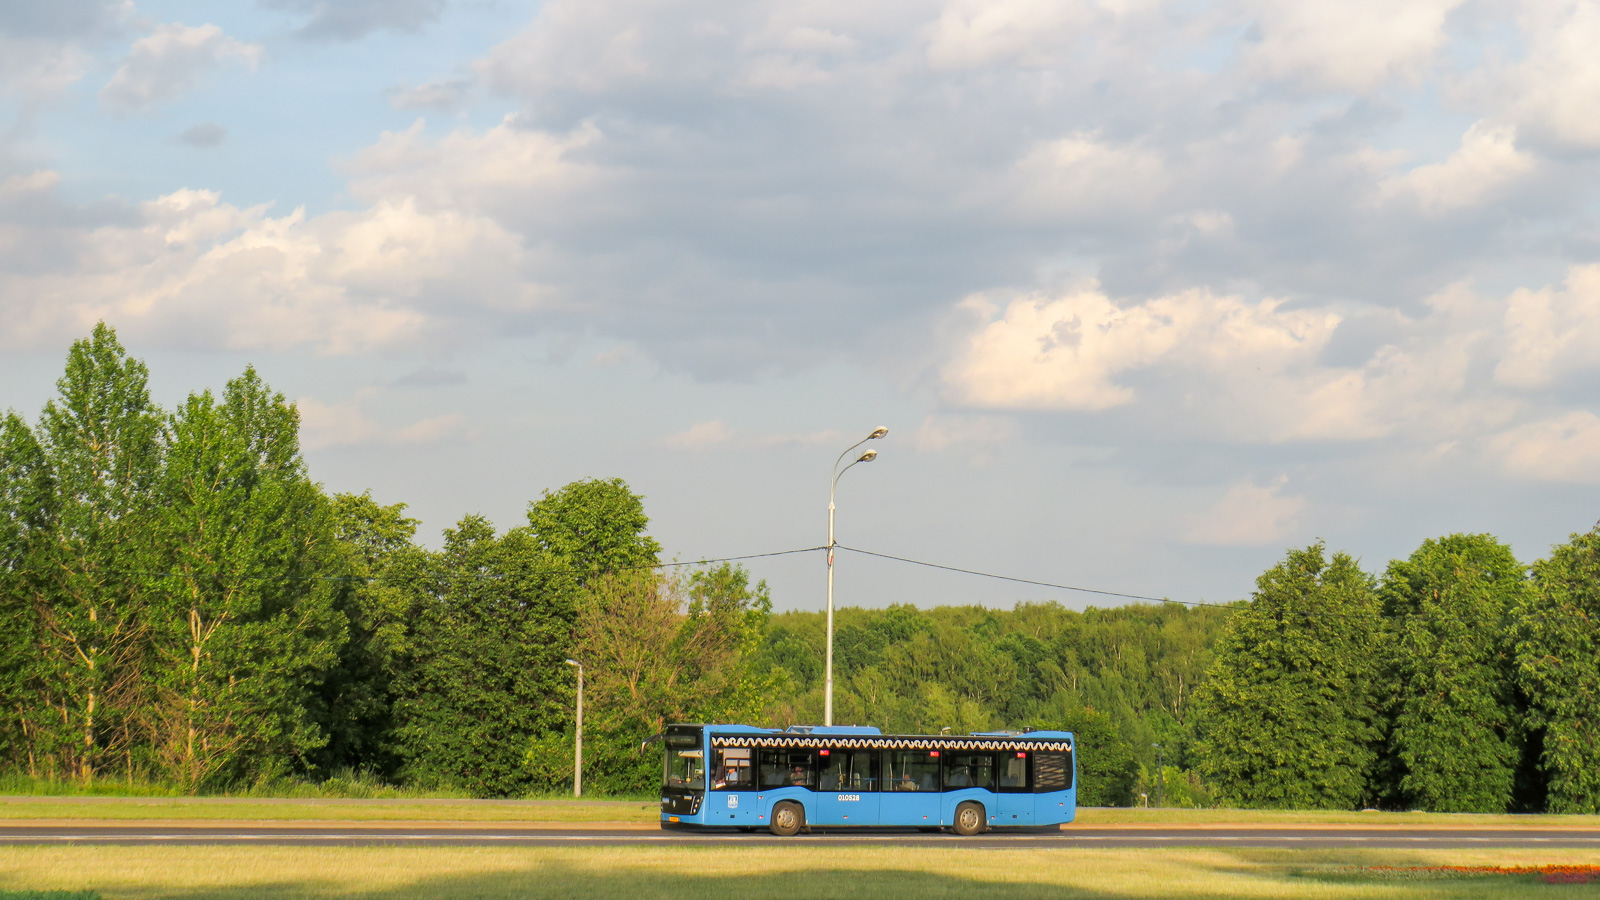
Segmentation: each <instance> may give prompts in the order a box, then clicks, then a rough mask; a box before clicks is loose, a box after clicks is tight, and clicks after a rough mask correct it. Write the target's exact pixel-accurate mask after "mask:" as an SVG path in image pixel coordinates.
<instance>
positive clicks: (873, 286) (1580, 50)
mask: <svg viewBox="0 0 1600 900" xmlns="http://www.w3.org/2000/svg"><path fill="white" fill-rule="evenodd" d="M1596 46H1600V4H1597V3H1596V2H1594V0H1584V2H1566V0H1520V2H1455V0H1402V2H1394V0H1315V2H1310V0H1308V2H1285V0H1216V2H1204V0H1177V2H1162V0H1098V2H1096V0H546V2H543V3H540V2H534V0H259V2H247V0H238V2H232V3H215V2H209V3H201V2H179V0H150V2H146V0H53V2H51V3H33V2H24V0H0V407H7V406H9V407H13V408H16V409H19V410H21V411H24V412H26V413H27V414H29V415H30V416H31V415H33V414H36V412H37V410H38V408H39V406H40V405H41V404H42V403H43V402H44V401H45V400H46V399H47V398H48V396H49V394H50V392H51V391H52V389H53V388H52V385H53V381H54V379H55V378H56V377H57V376H58V375H59V372H60V367H61V361H62V356H63V353H64V352H65V350H66V348H67V346H68V345H69V344H70V343H71V341H72V340H73V339H74V338H76V337H79V336H82V335H83V334H85V333H86V332H87V331H88V329H89V328H91V327H92V326H93V323H94V322H95V321H97V320H99V319H104V320H106V321H107V322H109V323H111V324H112V325H114V326H115V327H116V328H117V329H118V330H119V332H120V333H121V335H122V337H123V339H124V341H125V342H126V343H127V344H128V345H129V347H130V348H131V349H132V350H133V352H134V353H135V354H137V355H139V356H142V357H144V358H145V359H147V360H148V361H149V362H150V364H151V366H152V368H153V369H154V378H155V387H156V390H157V393H158V399H160V400H161V402H163V403H165V404H167V405H169V406H170V405H173V404H175V403H176V402H177V401H178V400H180V399H181V398H182V396H183V395H184V394H185V393H186V392H187V391H189V390H191V389H196V388H200V387H207V386H211V387H215V386H219V385H220V384H221V383H222V382H223V381H224V380H226V379H227V378H228V377H230V376H232V375H234V374H237V372H238V371H239V370H240V369H241V368H242V367H243V366H244V365H245V364H246V363H247V362H252V363H254V364H255V365H256V366H257V367H258V368H259V369H260V370H261V371H262V373H263V375H264V376H265V377H266V378H267V380H268V381H269V382H270V383H271V384H273V385H274V386H275V387H277V388H278V389H279V390H281V391H283V392H284V393H286V394H287V395H289V396H290V397H292V398H294V399H295V400H297V402H298V403H299V405H300V409H301V412H302V414H303V418H304V422H305V443H306V447H307V456H308V458H309V460H310V464H311V467H312V471H313V474H314V475H315V477H317V478H318V479H319V480H321V481H323V482H324V483H325V484H326V485H327V486H328V487H329V488H330V489H333V490H341V491H344V490H354V491H360V490H365V489H368V488H370V489H371V490H372V491H373V494H374V496H375V497H376V498H377V499H379V500H381V501H383V502H397V501H404V502H406V503H409V504H411V508H412V510H413V512H414V513H415V514H416V515H418V516H419V517H420V518H422V520H423V522H424V533H425V535H426V536H427V539H428V540H429V541H430V542H437V539H438V538H437V535H438V532H439V530H440V529H441V528H444V527H446V526H448V525H449V524H450V523H452V522H453V521H455V520H456V519H457V518H459V517H460V516H461V515H462V514H464V513H468V512H479V513H483V514H486V515H488V516H490V517H491V518H493V519H494V520H495V521H496V522H498V523H500V524H501V525H503V526H511V525H514V524H517V523H518V522H519V521H520V519H521V513H522V510H523V509H524V507H525V505H526V503H527V501H528V500H530V499H532V498H535V497H537V496H538V494H539V492H540V491H541V490H542V489H545V488H549V487H557V486H559V485H561V484H564V483H566V482H568V481H571V480H573V479H576V478H581V477H586V476H613V475H616V476H621V477H623V478H626V479H627V480H628V481H629V482H630V483H631V484H632V485H633V486H634V487H635V488H636V489H637V490H639V491H641V492H642V493H644V494H645V495H647V497H648V500H647V507H648V510H649V512H650V514H651V516H652V518H653V521H654V533H655V534H656V536H657V537H658V538H659V539H660V540H661V542H662V543H663V545H664V546H665V547H666V549H667V552H668V554H669V555H672V556H676V557H678V558H683V559H694V558H699V557H703V556H728V555H741V554H747V553H761V552H767V551H774V550H786V549H791V548H798V547H809V546H815V545H818V544H821V543H823V542H824V540H825V538H826V501H827V498H826V490H827V478H828V469H829V466H830V465H832V463H833V460H834V457H835V456H836V455H837V454H838V453H839V452H840V451H841V450H843V449H844V448H845V447H847V446H849V445H850V444H851V443H853V442H854V441H855V440H857V439H858V438H859V437H862V436H864V435H865V434H866V433H867V432H868V431H870V430H871V429H872V428H873V427H874V426H877V425H886V426H888V427H889V428H890V429H891V432H890V435H889V437H888V438H886V439H885V440H883V441H881V442H876V443H875V444H874V445H873V446H875V447H877V448H878V449H879V450H880V451H881V456H880V458H879V459H878V461H876V462H874V463H873V464H871V465H870V466H861V467H858V468H856V469H855V470H853V471H851V472H850V473H849V475H848V476H847V477H846V478H845V480H844V481H843V482H842V483H841V495H840V500H839V537H840V541H841V542H842V543H844V544H847V545H851V546H857V547H862V548H865V549H870V550H875V551H878V552H883V553H889V554H895V555H902V556H910V557H916V558H921V559H927V560H931V561H936V562H940V563H944V564H948V565H955V566H960V567H967V568H977V569H985V570H991V571H998V572H1003V573H1007V574H1012V575H1017V576H1020V577H1024V578H1031V579H1039V580H1046V581H1054V582H1066V583H1069V584H1075V585H1084V586H1089V587H1097V588H1102V589H1106V590H1113V591H1123V592H1129V593H1136V594H1146V595H1157V596H1169V597H1172V598H1175V599H1183V600H1203V601H1219V600H1231V599H1235V598H1238V597H1241V596H1245V595H1247V593H1248V591H1249V590H1250V588H1251V586H1252V582H1253V579H1254V577H1255V576H1256V575H1257V574H1258V573H1259V572H1260V571H1261V570H1262V569H1263V568H1265V567H1266V566H1268V565H1270V564H1272V562H1273V561H1274V560H1276V559H1277V558H1278V557H1280V556H1281V555H1282V553H1283V551H1284V548H1286V547H1289V546H1296V545H1304V544H1306V543H1309V542H1311V541H1313V540H1316V539H1318V538H1322V539H1326V540H1327V541H1328V543H1329V544H1330V545H1331V546H1333V547H1336V548H1341V549H1348V550H1350V551H1351V552H1353V553H1355V554H1357V555H1359V556H1360V557H1361V558H1362V559H1363V560H1364V561H1365V563H1366V564H1367V565H1368V567H1369V568H1373V569H1377V568H1381V567H1382V565H1383V564H1384V563H1385V562H1386V561H1387V560H1388V559H1389V558H1391V557H1394V556H1400V555H1405V554H1408V553H1410V552H1411V551H1412V550H1413V549H1414V548H1415V547H1416V545H1417V544H1418V543H1420V542H1421V541H1422V540H1423V539H1425V538H1427V537H1431V536H1437V535H1440V534H1445V533H1449V532H1454V531H1472V532H1483V531H1487V532H1492V533H1494V534H1497V535H1500V536H1501V537H1503V538H1505V539H1507V540H1509V541H1511V542H1512V544H1513V546H1514V547H1515V548H1516V550H1517V551H1518V553H1519V554H1520V555H1521V556H1522V557H1523V558H1524V559H1530V560H1531V559H1534V558H1537V557H1539V556H1541V555H1543V554H1544V553H1545V552H1546V550H1547V548H1548V547H1549V545H1550V544H1552V543H1555V542H1559V541H1561V540H1564V539H1565V537H1566V535H1567V534H1568V533H1569V532H1573V531H1582V530H1586V529H1588V528H1589V527H1590V526H1591V525H1592V524H1593V523H1594V522H1595V519H1596V518H1597V517H1600V417H1597V415H1596V407H1597V405H1600V382H1597V381H1596V374H1597V372H1596V370H1597V368H1600V349H1597V348H1600V225H1597V212H1600V209H1597V196H1596V190H1595V185H1596V175H1597V173H1600V114H1597V112H1596V111H1597V110H1600V54H1596V53H1595V52H1594V48H1595V47H1596ZM751 568H752V569H753V571H754V572H755V573H756V574H758V575H762V576H765V577H767V578H769V579H770V580H771V582H772V585H773V588H774V597H775V601H776V603H777V605H778V606H779V607H780V608H816V607H818V606H820V604H821V602H822V596H823V594H822V590H823V572H824V569H823V560H822V557H821V556H820V555H819V554H812V555H802V556H796V557H785V558H780V559H775V560H766V561H756V562H753V563H752V564H751ZM838 585H839V594H838V596H839V600H840V602H841V603H847V604H863V605H880V604H883V603H888V602H906V601H910V602H916V603H923V604H927V603H954V602H982V603H986V604H991V605H996V604H998V605H1009V604H1010V603H1011V602H1013V601H1014V600H1017V599H1021V598H1052V599H1060V600H1062V601H1063V602H1065V603H1068V604H1071V605H1083V604H1084V603H1089V602H1100V603H1104V602H1105V601H1104V600H1103V599H1102V600H1100V601H1095V600H1094V599H1093V598H1091V597H1089V596H1086V595H1073V594H1063V593H1052V592H1049V591H1045V590H1042V589H1033V588H1024V587H1020V586H1014V585H1006V584H1003V583H998V582H992V581H985V580H981V579H975V578H971V577H967V576H959V575H952V574H942V573H936V572H930V571H926V570H917V569H908V568H905V567H902V566H899V565H897V564H893V563H889V562H885V561H880V560H873V559H868V558H863V557H860V556H854V555H846V554H841V555H840V557H839V569H838Z"/></svg>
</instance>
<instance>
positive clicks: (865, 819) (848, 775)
mask: <svg viewBox="0 0 1600 900" xmlns="http://www.w3.org/2000/svg"><path fill="white" fill-rule="evenodd" d="M659 738H660V740H661V742H662V743H663V744H664V745H665V747H664V760H663V765H662V784H661V827H662V828H717V829H738V830H742V831H755V830H757V829H761V828H765V829H767V830H769V831H771V832H772V833H773V834H776V835H782V836H788V835H792V834H795V833H797V832H799V831H801V830H803V829H806V828H809V827H811V826H820V827H835V826H856V825H860V826H880V827H882V826H893V827H911V828H919V829H922V830H924V831H939V830H946V829H947V830H949V831H953V832H955V833H956V834H962V835H972V834H979V833H981V832H983V831H986V830H988V829H990V828H998V827H1007V826H1039V825H1060V824H1063V823H1066V822H1071V821H1072V819H1073V816H1074V814H1075V813H1076V812H1077V779H1076V777H1075V776H1076V773H1077V763H1076V759H1075V755H1074V752H1073V744H1074V742H1073V737H1072V733H1071V732H1067V731H1028V732H1009V731H1008V732H984V733H978V734H968V735H948V734H946V735H897V734H882V733H881V732H879V731H878V729H876V728H864V727H856V726H850V727H821V726H793V727H790V728H788V729H787V730H783V731H779V730H776V729H771V728H755V727H752V726H749V725H670V726H668V727H667V729H666V731H665V732H663V733H662V734H661V735H659Z"/></svg>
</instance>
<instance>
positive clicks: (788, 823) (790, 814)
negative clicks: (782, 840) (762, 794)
mask: <svg viewBox="0 0 1600 900" xmlns="http://www.w3.org/2000/svg"><path fill="white" fill-rule="evenodd" d="M804 827H806V811H805V807H803V806H801V805H800V804H798V803H791V802H789V801H787V800H785V801H784V802H782V803H779V804H778V805H777V806H774V807H773V808H772V824H771V825H770V826H768V829H769V830H770V831H771V832H772V833H773V834H775V835H777V836H778V837H793V836H795V835H796V834H799V833H800V829H802V828H804Z"/></svg>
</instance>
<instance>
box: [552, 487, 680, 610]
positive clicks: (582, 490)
mask: <svg viewBox="0 0 1600 900" xmlns="http://www.w3.org/2000/svg"><path fill="white" fill-rule="evenodd" d="M649 526H650V518H649V516H647V515H645V512H644V498H643V497H641V496H639V495H638V494H635V493H633V491H631V490H630V489H629V488H628V483H627V482H625V481H623V480H622V479H621V478H605V479H587V480H583V481H574V482H572V483H571V484H568V485H566V486H565V487H562V488H561V489H560V490H557V491H553V492H552V491H545V492H544V496H543V497H541V498H540V499H538V500H537V501H535V502H533V503H530V504H528V527H529V528H530V529H532V531H533V535H534V537H535V538H536V539H537V540H538V542H539V545H540V546H541V547H542V548H543V549H544V551H545V552H546V553H547V554H548V555H549V556H550V558H551V559H552V560H555V561H562V562H565V563H566V564H567V565H569V566H571V568H572V571H573V573H574V576H575V578H576V579H577V584H578V586H582V585H584V584H586V583H588V581H589V580H591V579H593V578H595V577H597V576H599V575H602V574H604V573H606V572H622V571H627V570H631V569H636V568H639V567H645V566H653V565H655V564H656V563H657V562H658V561H659V557H660V555H661V545H660V544H658V543H656V541H655V539H654V538H650V537H646V536H645V533H644V532H645V529H646V528H648V527H649Z"/></svg>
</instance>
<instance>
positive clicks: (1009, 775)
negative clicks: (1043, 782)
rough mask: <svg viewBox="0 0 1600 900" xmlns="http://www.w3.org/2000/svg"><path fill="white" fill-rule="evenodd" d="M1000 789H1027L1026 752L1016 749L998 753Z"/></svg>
mask: <svg viewBox="0 0 1600 900" xmlns="http://www.w3.org/2000/svg"><path fill="white" fill-rule="evenodd" d="M1000 789H1001V790H1003V791H1007V790H1009V791H1025V790H1027V789H1028V754H1027V753H1025V752H1023V751H1020V750H1016V751H1005V752H1002V753H1001V754H1000Z"/></svg>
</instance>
